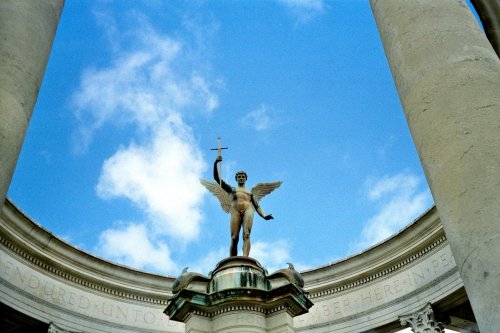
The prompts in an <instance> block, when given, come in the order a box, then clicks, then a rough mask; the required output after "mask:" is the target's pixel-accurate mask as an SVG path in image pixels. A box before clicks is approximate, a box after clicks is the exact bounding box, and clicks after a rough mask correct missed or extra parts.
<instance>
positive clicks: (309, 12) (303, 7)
mask: <svg viewBox="0 0 500 333" xmlns="http://www.w3.org/2000/svg"><path fill="white" fill-rule="evenodd" d="M278 2H279V3H281V4H282V5H284V6H285V7H286V8H287V9H288V10H289V11H290V13H291V14H292V15H293V16H295V17H296V18H297V20H298V21H299V22H307V21H310V20H311V19H313V18H315V17H316V16H318V15H321V14H323V13H324V12H325V11H326V5H325V2H324V0H278Z"/></svg>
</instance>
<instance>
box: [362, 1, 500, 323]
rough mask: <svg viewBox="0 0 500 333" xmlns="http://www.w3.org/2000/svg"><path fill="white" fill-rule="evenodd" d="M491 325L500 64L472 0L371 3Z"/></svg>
mask: <svg viewBox="0 0 500 333" xmlns="http://www.w3.org/2000/svg"><path fill="white" fill-rule="evenodd" d="M370 2H371V6H372V10H373V13H374V16H375V20H376V22H377V25H378V29H379V33H380V36H381V39H382V42H383V45H384V49H385V53H386V56H387V59H388V62H389V65H390V68H391V71H392V75H393V78H394V81H395V83H396V87H397V90H398V94H399V97H400V99H401V102H402V104H403V108H404V112H405V115H406V119H407V122H408V125H409V128H410V131H411V134H412V137H413V141H414V143H415V146H416V148H417V151H418V154H419V157H420V161H421V163H422V166H423V169H424V172H425V175H426V178H427V181H428V183H429V186H430V189H431V192H432V195H433V197H434V201H435V203H436V206H437V209H438V213H439V216H440V218H441V221H442V224H443V227H444V230H445V232H446V236H447V238H448V240H449V243H450V247H451V250H452V252H453V255H454V257H455V260H456V262H457V265H458V267H459V271H460V274H461V276H462V279H463V282H464V285H465V289H466V291H467V295H468V297H469V300H470V302H471V305H472V308H473V311H474V314H475V316H476V319H477V321H478V325H479V328H480V330H481V332H483V333H488V332H491V333H493V332H496V330H497V329H498V327H500V308H499V307H500V62H499V59H498V57H497V55H496V54H495V52H494V50H493V49H492V47H491V45H490V43H489V42H488V40H487V38H486V36H485V35H484V33H483V31H482V30H481V29H480V27H479V25H478V24H477V22H476V20H475V19H474V17H473V15H472V13H471V12H470V10H469V8H468V7H467V5H466V4H465V2H464V1H463V0H440V1H435V0H418V1H417V0H398V1H395V0H394V1H393V0H370Z"/></svg>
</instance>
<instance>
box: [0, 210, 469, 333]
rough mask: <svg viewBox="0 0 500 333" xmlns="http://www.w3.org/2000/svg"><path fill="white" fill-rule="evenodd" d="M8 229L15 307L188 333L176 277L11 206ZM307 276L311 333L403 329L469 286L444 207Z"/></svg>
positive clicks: (66, 318) (1, 278)
mask: <svg viewBox="0 0 500 333" xmlns="http://www.w3.org/2000/svg"><path fill="white" fill-rule="evenodd" d="M0 222H1V223H0V226H1V229H0V242H1V243H2V248H1V251H0V271H1V274H0V299H1V300H2V302H3V303H5V304H6V305H8V306H10V307H12V308H14V309H17V310H19V311H21V312H23V313H26V314H28V315H29V316H31V317H33V318H36V319H39V320H41V321H44V322H46V323H54V324H55V325H56V326H57V327H60V328H61V329H64V330H67V331H76V332H78V331H80V332H183V331H184V325H183V324H180V323H177V322H174V321H171V320H168V318H167V317H166V316H165V315H164V314H163V313H162V312H163V310H164V309H165V307H166V304H167V300H168V298H169V297H171V296H172V285H173V282H174V278H172V277H166V276H160V275H154V274H149V273H144V272H140V271H137V270H133V269H129V268H127V267H124V266H120V265H116V264H112V263H110V262H107V261H105V260H102V259H99V258H96V257H94V256H92V255H89V254H87V253H85V252H83V251H80V250H78V249H76V248H74V247H73V246H71V245H69V244H67V243H65V242H64V241H62V240H60V239H58V238H57V237H55V236H54V235H52V234H51V233H50V232H48V231H46V230H45V229H43V228H42V227H40V226H38V225H37V224H35V223H34V222H32V221H31V220H30V219H29V218H28V217H26V216H25V215H24V214H22V213H21V212H20V211H19V210H18V209H17V208H16V207H14V206H13V205H12V204H11V203H9V202H7V203H6V205H5V206H4V208H3V210H2V214H1V215H0ZM302 275H303V277H304V280H305V289H306V290H307V291H308V292H309V298H310V299H311V300H312V301H313V303H314V304H315V305H314V306H313V307H312V308H311V309H310V311H309V313H308V314H305V315H302V316H299V317H296V318H295V319H294V321H295V327H296V330H297V331H301V332H302V331H303V332H328V331H332V330H335V331H336V332H360V331H363V330H368V329H371V328H375V327H379V326H382V325H385V324H387V323H392V322H399V319H398V316H401V315H405V314H408V313H413V312H415V311H418V310H419V309H421V308H422V307H423V306H424V305H425V304H427V303H434V302H437V301H439V300H442V299H444V298H446V297H447V296H448V295H450V294H452V293H453V292H455V291H456V290H458V289H459V288H461V287H462V286H463V284H462V281H461V279H460V277H459V276H458V273H457V268H456V265H455V261H454V260H453V256H452V254H451V251H450V249H449V246H448V243H447V240H446V238H445V236H444V232H443V230H442V227H441V224H440V221H439V218H438V215H437V212H436V210H435V209H434V208H433V209H431V210H430V211H428V212H427V213H426V214H424V215H423V216H422V217H420V218H419V219H418V220H417V221H415V222H414V223H413V224H411V225H410V226H408V227H407V228H405V229H404V230H402V231H401V232H399V233H398V234H396V235H394V236H393V237H392V238H390V239H388V240H386V241H384V242H382V243H380V244H378V245H376V246H374V247H372V248H370V249H368V250H366V251H364V252H362V253H360V254H357V255H354V256H351V257H349V258H346V259H344V260H342V261H339V262H336V263H333V264H331V265H327V266H323V267H319V268H316V269H313V270H309V271H306V272H303V273H302Z"/></svg>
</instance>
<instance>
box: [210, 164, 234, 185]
mask: <svg viewBox="0 0 500 333" xmlns="http://www.w3.org/2000/svg"><path fill="white" fill-rule="evenodd" d="M221 161H222V157H217V159H216V160H215V162H214V179H215V182H216V183H217V184H220V186H221V187H222V188H223V189H224V191H226V192H227V193H231V192H233V189H232V188H231V186H229V185H228V184H227V183H226V182H225V181H224V180H222V179H220V176H219V170H218V169H217V163H219V162H221Z"/></svg>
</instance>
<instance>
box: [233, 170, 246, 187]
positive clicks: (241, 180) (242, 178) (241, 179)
mask: <svg viewBox="0 0 500 333" xmlns="http://www.w3.org/2000/svg"><path fill="white" fill-rule="evenodd" d="M247 178H248V177H247V173H246V172H245V171H238V172H237V173H236V175H235V176H234V179H236V181H237V182H238V184H245V182H246V181H247Z"/></svg>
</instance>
